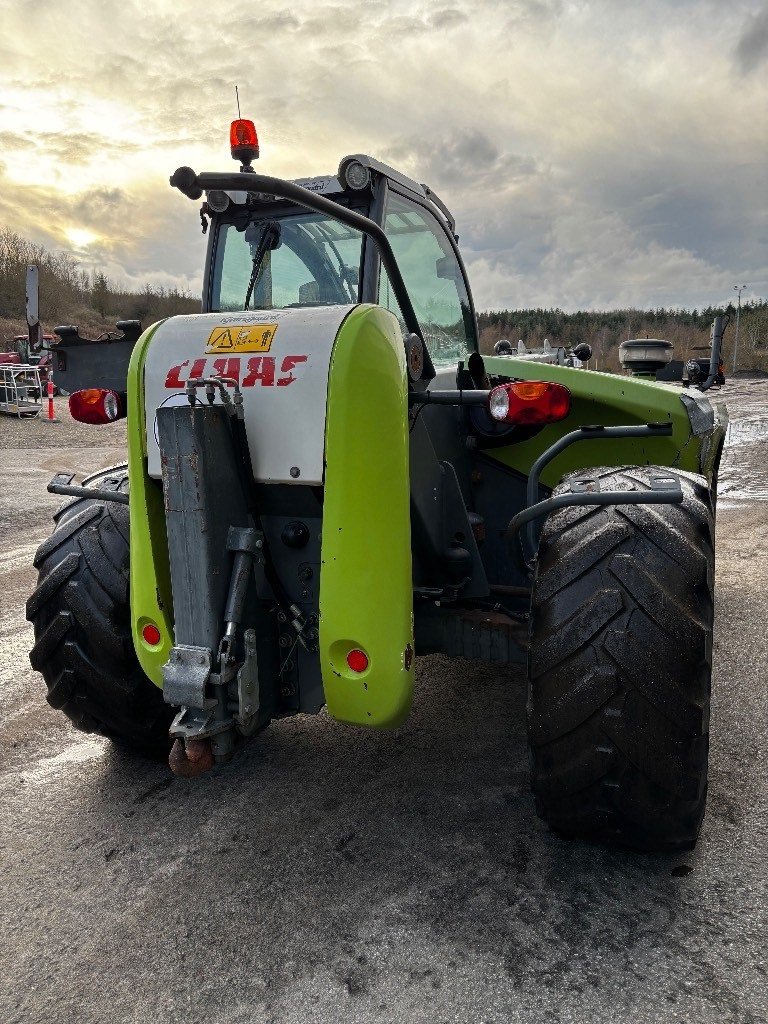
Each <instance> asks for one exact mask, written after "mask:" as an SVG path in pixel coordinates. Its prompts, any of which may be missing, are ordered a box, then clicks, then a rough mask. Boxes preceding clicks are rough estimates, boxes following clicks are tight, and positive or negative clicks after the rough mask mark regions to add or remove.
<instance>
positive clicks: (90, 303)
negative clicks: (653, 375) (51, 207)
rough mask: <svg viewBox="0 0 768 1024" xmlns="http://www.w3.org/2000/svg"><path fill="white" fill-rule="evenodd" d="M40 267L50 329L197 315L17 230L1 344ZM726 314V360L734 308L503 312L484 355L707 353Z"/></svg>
mask: <svg viewBox="0 0 768 1024" xmlns="http://www.w3.org/2000/svg"><path fill="white" fill-rule="evenodd" d="M30 263H35V264H36V265H37V267H38V268H39V282H40V311H41V315H42V317H43V319H44V323H45V325H46V329H48V330H50V329H51V328H52V327H53V326H56V325H58V324H62V323H74V324H78V325H79V326H81V327H83V328H86V329H90V330H92V331H95V332H100V331H102V330H105V329H106V328H108V327H110V326H111V325H113V324H114V321H115V320H116V319H126V320H128V319H132V320H141V321H142V322H143V323H144V324H150V323H152V322H154V321H155V320H160V319H162V318H163V317H167V316H174V315H175V314H177V313H194V312H196V311H197V310H198V309H199V308H200V302H199V299H198V298H197V297H193V296H191V295H190V294H189V293H188V292H186V291H185V290H183V289H179V288H174V287H171V288H164V287H153V286H152V285H149V284H146V285H145V286H144V287H143V288H142V289H141V290H140V291H138V292H136V291H130V290H128V289H125V288H122V287H119V286H118V285H116V284H114V283H113V282H111V281H110V280H109V279H108V278H107V276H106V275H105V274H104V273H103V272H101V271H93V272H92V273H89V272H87V271H86V270H84V269H83V267H82V266H81V265H80V263H79V262H78V260H77V259H76V258H75V257H74V256H72V255H71V254H69V253H64V252H49V251H48V250H47V249H45V248H44V247H43V246H41V245H36V244H35V243H34V242H30V241H28V240H27V239H25V238H22V237H21V236H20V235H18V234H16V233H15V232H13V231H8V230H0V330H2V332H3V334H2V336H0V345H2V343H5V345H6V346H7V345H8V344H9V343H10V340H11V337H12V335H13V334H14V333H19V332H21V331H23V330H25V329H26V326H25V313H24V310H25V289H26V273H27V266H28V264H30ZM724 314H728V315H730V317H731V323H730V325H729V327H728V330H727V331H726V339H725V346H724V351H725V355H726V361H727V363H728V366H729V368H730V365H731V364H730V362H728V360H729V359H730V358H732V357H731V353H732V352H733V344H734V339H735V320H736V309H735V307H734V305H733V303H729V304H727V305H723V306H708V307H706V308H705V309H701V310H698V309H693V310H689V309H650V310H639V309H617V310H610V311H605V312H601V311H593V310H590V311H585V310H580V311H579V312H576V313H566V312H564V311H563V310H562V309H502V310H490V311H488V312H484V313H480V314H479V315H478V321H479V326H480V349H481V351H482V352H486V353H489V352H492V351H493V346H494V345H495V344H496V342H497V341H499V340H500V339H502V338H506V339H508V340H509V341H511V342H512V345H513V346H516V345H517V342H518V340H522V341H523V342H525V344H526V345H527V346H528V347H529V348H536V347H540V346H541V344H542V343H543V341H544V339H545V338H547V339H549V341H550V343H551V344H552V345H577V344H579V343H580V342H587V343H588V344H589V345H591V346H592V351H593V358H592V361H591V362H590V366H591V367H592V368H594V369H598V370H618V369H619V359H618V350H619V344H620V343H621V342H622V341H624V340H626V339H627V338H645V337H650V338H664V339H666V340H667V341H671V342H672V343H673V344H674V346H675V357H676V358H678V359H689V358H691V357H692V356H695V355H701V353H702V351H703V350H704V349H705V348H706V347H707V346H708V344H709V328H710V325H711V323H712V320H713V318H714V317H715V316H717V315H724ZM738 362H739V366H740V367H743V368H757V369H763V370H768V303H767V302H765V301H759V302H747V303H744V304H742V307H741V317H740V328H739V360H738Z"/></svg>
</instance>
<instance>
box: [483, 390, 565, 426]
mask: <svg viewBox="0 0 768 1024" xmlns="http://www.w3.org/2000/svg"><path fill="white" fill-rule="evenodd" d="M488 411H489V412H490V414H491V416H492V417H493V418H494V419H495V420H497V421H498V422H499V423H518V424H520V425H521V426H526V425H527V426H534V425H538V424H541V423H556V422H557V420H563V419H565V417H566V416H567V415H568V413H569V412H570V411H571V392H570V391H569V390H568V388H567V387H565V385H564V384H553V383H552V382H551V381H546V380H520V381H514V382H513V383H512V384H500V385H499V387H496V388H494V389H493V390H492V391H491V393H490V395H489V397H488Z"/></svg>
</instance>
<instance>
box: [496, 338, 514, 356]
mask: <svg viewBox="0 0 768 1024" xmlns="http://www.w3.org/2000/svg"><path fill="white" fill-rule="evenodd" d="M493 354H494V355H495V356H511V355H512V345H511V344H510V343H509V342H508V341H507V339H506V338H502V339H501V341H497V342H496V344H495V345H494V346H493Z"/></svg>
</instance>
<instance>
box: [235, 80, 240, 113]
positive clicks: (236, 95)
mask: <svg viewBox="0 0 768 1024" xmlns="http://www.w3.org/2000/svg"><path fill="white" fill-rule="evenodd" d="M235 99H236V100H237V116H238V118H240V117H241V114H240V93H239V92H238V89H237V86H235Z"/></svg>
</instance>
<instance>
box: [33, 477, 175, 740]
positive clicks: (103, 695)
mask: <svg viewBox="0 0 768 1024" xmlns="http://www.w3.org/2000/svg"><path fill="white" fill-rule="evenodd" d="M84 483H85V484H86V485H89V484H90V485H92V486H97V485H98V486H101V487H107V488H110V489H118V490H121V491H124V492H127V490H128V471H127V468H126V467H125V466H116V467H114V468H112V469H109V470H104V471H102V472H101V473H97V474H95V475H94V476H92V477H89V478H88V479H87V480H86V481H84ZM55 520H56V528H55V530H54V532H53V533H52V534H51V536H50V537H49V538H48V539H47V540H45V541H43V543H42V544H41V545H40V547H39V548H38V551H37V554H36V555H35V566H36V568H37V569H38V573H39V575H38V584H37V587H36V589H35V591H34V593H33V594H32V596H31V597H30V599H29V601H27V618H28V619H29V620H30V621H31V622H32V623H33V625H34V633H35V645H34V647H33V648H32V650H31V652H30V655H29V659H30V661H31V663H32V667H33V668H34V669H36V670H37V671H38V672H40V673H41V674H42V676H43V678H44V679H45V682H46V685H47V688H48V694H47V700H48V703H49V704H50V705H51V707H54V708H57V709H60V710H61V711H63V712H64V714H65V715H66V716H67V717H68V718H69V719H70V720H71V721H72V723H73V725H75V726H76V728H78V729H81V730H82V731H83V732H91V733H93V732H96V733H101V734H102V735H104V736H108V737H109V738H110V739H112V740H114V741H115V742H117V743H120V744H121V745H124V746H127V747H131V748H132V749H134V750H136V751H139V752H141V753H143V754H146V755H148V756H150V757H159V758H163V757H167V755H168V751H169V750H170V739H169V737H168V727H169V725H170V722H171V718H172V714H173V713H172V710H171V708H170V707H169V706H168V705H167V704H166V703H165V702H164V701H163V695H162V692H161V691H160V690H159V689H158V688H157V687H156V686H154V685H153V684H152V683H151V682H150V681H149V680H148V679H147V677H146V676H145V675H144V673H143V671H142V669H141V667H140V665H139V662H138V659H137V658H136V653H135V651H134V647H133V639H132V636H131V628H130V606H129V597H128V571H129V517H128V506H127V505H123V504H118V503H116V502H112V501H101V500H99V499H95V498H77V499H75V500H74V501H72V502H70V503H69V504H67V505H66V506H65V507H64V508H63V509H61V510H60V511H59V512H58V513H57V514H56V516H55Z"/></svg>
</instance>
